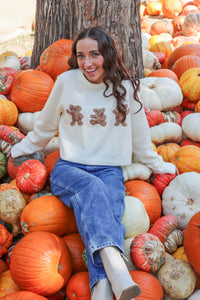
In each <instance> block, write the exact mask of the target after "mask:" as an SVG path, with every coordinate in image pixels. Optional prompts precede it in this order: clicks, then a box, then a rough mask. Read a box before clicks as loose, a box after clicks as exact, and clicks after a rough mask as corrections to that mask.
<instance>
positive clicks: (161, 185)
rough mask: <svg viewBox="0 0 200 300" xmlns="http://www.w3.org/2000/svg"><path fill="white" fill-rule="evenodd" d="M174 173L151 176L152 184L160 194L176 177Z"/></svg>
mask: <svg viewBox="0 0 200 300" xmlns="http://www.w3.org/2000/svg"><path fill="white" fill-rule="evenodd" d="M176 176H177V175H176V174H168V173H166V174H156V175H155V176H153V177H152V178H151V182H152V184H153V186H155V188H156V189H157V191H158V193H159V195H160V196H162V193H163V192H164V190H165V188H166V187H167V186H168V185H169V183H170V182H171V181H172V180H173V179H174V178H175V177H176Z"/></svg>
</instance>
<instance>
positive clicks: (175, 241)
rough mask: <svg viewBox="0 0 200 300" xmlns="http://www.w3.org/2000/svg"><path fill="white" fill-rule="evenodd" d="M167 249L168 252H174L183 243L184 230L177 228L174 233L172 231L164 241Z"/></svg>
mask: <svg viewBox="0 0 200 300" xmlns="http://www.w3.org/2000/svg"><path fill="white" fill-rule="evenodd" d="M163 244H164V246H165V250H166V252H168V253H173V252H175V251H176V250H177V248H178V247H179V246H181V245H183V232H182V230H180V229H177V228H175V229H174V230H173V231H172V233H170V234H169V235H168V237H167V239H166V240H165V241H164V242H163Z"/></svg>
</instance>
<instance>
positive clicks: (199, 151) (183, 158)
mask: <svg viewBox="0 0 200 300" xmlns="http://www.w3.org/2000/svg"><path fill="white" fill-rule="evenodd" d="M171 162H172V163H173V164H175V165H176V167H177V169H178V171H179V173H180V174H182V173H185V172H197V173H200V148H199V147H197V146H194V145H187V146H183V147H181V148H180V149H179V150H178V151H177V153H176V157H175V158H174V159H173V160H172V161H171Z"/></svg>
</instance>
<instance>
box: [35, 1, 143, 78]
mask: <svg viewBox="0 0 200 300" xmlns="http://www.w3.org/2000/svg"><path fill="white" fill-rule="evenodd" d="M47 2H48V4H47ZM139 5H140V0H134V1H133V0H107V1H106V0H101V1H96V0H84V1H83V0H60V1H59V0H37V7H36V28H35V43H34V48H33V57H32V66H34V67H35V66H37V65H38V64H39V63H38V57H40V55H41V53H42V52H43V51H44V49H46V48H47V47H48V46H49V45H50V44H51V43H53V42H54V41H56V40H58V39H60V38H69V39H72V40H73V39H74V38H75V37H76V35H77V34H78V33H79V32H80V31H81V30H82V29H84V28H86V27H89V26H94V25H100V26H103V27H104V28H106V29H107V30H108V31H109V32H110V33H111V34H112V36H113V38H114V39H115V41H116V43H117V45H118V47H119V49H120V50H121V53H122V57H123V62H124V64H125V66H126V67H127V69H128V70H129V72H130V73H131V74H132V75H134V76H135V77H137V78H141V77H143V75H144V73H143V61H142V42H141V25H140V14H139Z"/></svg>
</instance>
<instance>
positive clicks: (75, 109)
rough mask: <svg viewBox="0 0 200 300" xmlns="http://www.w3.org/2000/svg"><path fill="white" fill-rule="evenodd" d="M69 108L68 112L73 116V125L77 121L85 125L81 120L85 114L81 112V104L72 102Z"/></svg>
mask: <svg viewBox="0 0 200 300" xmlns="http://www.w3.org/2000/svg"><path fill="white" fill-rule="evenodd" d="M69 108H70V110H69V109H66V112H67V113H68V114H70V115H71V116H72V121H71V125H72V126H74V125H75V124H76V122H77V124H78V125H83V122H82V121H81V120H82V119H83V115H82V114H81V113H80V111H81V107H80V106H79V105H72V104H70V106H69Z"/></svg>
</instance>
